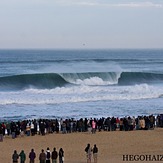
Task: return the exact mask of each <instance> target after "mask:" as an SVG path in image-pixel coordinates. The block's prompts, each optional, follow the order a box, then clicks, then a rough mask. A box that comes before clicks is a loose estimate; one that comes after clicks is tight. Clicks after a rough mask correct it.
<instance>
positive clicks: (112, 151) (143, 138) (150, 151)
mask: <svg viewBox="0 0 163 163" xmlns="http://www.w3.org/2000/svg"><path fill="white" fill-rule="evenodd" d="M88 143H90V144H91V146H92V147H93V145H94V144H96V145H97V147H98V149H99V153H98V163H121V162H123V163H124V162H130V161H123V155H163V128H156V129H155V130H148V131H140V130H139V131H127V132H125V131H114V132H106V131H102V132H98V131H97V132H96V134H90V133H71V134H61V133H59V134H48V135H45V136H41V135H35V136H28V137H27V136H24V137H18V138H16V139H12V138H11V136H10V137H8V136H6V137H5V138H4V140H3V142H0V163H12V159H11V157H12V154H13V151H14V150H17V151H18V153H20V151H21V150H22V149H23V150H24V151H25V153H26V155H27V160H26V163H29V158H28V155H29V152H30V151H31V149H32V148H33V149H34V150H35V152H36V157H37V158H36V161H35V163H39V159H38V157H39V153H40V152H41V149H44V150H46V148H47V147H49V148H50V150H51V151H52V150H53V148H54V147H56V149H57V151H58V150H59V148H61V147H62V148H63V150H64V152H65V163H86V154H85V151H84V149H85V147H86V145H87V144H88ZM92 162H93V160H92ZM131 162H141V163H142V162H149V161H131ZM150 162H152V161H150ZM153 162H155V163H157V162H159V163H160V162H161V161H153Z"/></svg>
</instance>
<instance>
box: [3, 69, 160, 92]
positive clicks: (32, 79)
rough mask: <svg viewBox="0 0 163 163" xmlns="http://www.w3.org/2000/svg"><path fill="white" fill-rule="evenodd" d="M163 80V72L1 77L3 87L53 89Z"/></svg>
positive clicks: (45, 74)
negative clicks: (68, 86) (67, 86)
mask: <svg viewBox="0 0 163 163" xmlns="http://www.w3.org/2000/svg"><path fill="white" fill-rule="evenodd" d="M162 81H163V74H156V73H145V72H89V73H59V74H58V73H42V74H21V75H13V76H6V77H0V88H1V90H2V89H18V90H19V89H27V88H31V87H35V88H38V89H53V88H56V87H65V86H66V85H134V84H142V83H147V84H150V83H156V82H162Z"/></svg>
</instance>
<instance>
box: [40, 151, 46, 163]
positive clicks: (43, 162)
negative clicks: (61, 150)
mask: <svg viewBox="0 0 163 163" xmlns="http://www.w3.org/2000/svg"><path fill="white" fill-rule="evenodd" d="M39 160H40V163H45V161H46V154H45V152H44V150H43V149H42V150H41V153H40V155H39Z"/></svg>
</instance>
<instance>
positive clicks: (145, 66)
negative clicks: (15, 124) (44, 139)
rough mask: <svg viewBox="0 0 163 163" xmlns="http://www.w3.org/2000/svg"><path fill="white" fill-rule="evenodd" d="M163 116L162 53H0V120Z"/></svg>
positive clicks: (126, 51) (22, 51)
mask: <svg viewBox="0 0 163 163" xmlns="http://www.w3.org/2000/svg"><path fill="white" fill-rule="evenodd" d="M160 113H163V50H162V49H141V50H140V49H136V50H127V49H126V50H121V49H118V50H115V49H113V50H0V120H21V119H34V118H76V119H79V118H85V117H93V118H94V117H96V118H101V117H108V116H115V117H123V116H128V115H129V116H137V115H149V114H154V115H157V114H160Z"/></svg>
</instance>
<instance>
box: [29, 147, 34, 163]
mask: <svg viewBox="0 0 163 163" xmlns="http://www.w3.org/2000/svg"><path fill="white" fill-rule="evenodd" d="M35 158H36V153H35V152H34V149H31V152H30V153H29V159H30V161H29V163H34V162H35Z"/></svg>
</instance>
